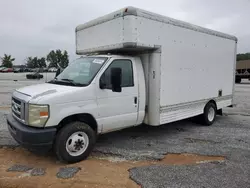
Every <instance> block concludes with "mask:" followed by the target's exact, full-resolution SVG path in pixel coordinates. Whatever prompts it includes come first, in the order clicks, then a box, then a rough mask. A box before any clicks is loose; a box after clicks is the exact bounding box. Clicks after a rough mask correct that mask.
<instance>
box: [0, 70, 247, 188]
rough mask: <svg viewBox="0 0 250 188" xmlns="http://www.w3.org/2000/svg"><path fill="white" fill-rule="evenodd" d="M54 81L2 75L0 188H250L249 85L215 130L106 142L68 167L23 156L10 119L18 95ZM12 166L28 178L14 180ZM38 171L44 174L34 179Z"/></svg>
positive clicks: (171, 130)
mask: <svg viewBox="0 0 250 188" xmlns="http://www.w3.org/2000/svg"><path fill="white" fill-rule="evenodd" d="M53 77H54V73H48V74H46V73H45V74H44V79H41V80H32V81H28V80H26V79H25V74H24V73H20V74H14V73H6V74H0V146H1V149H0V156H1V157H0V187H43V186H51V187H52V186H53V187H56V186H58V187H68V186H72V187H78V186H79V187H80V185H86V186H85V187H140V186H142V187H150V188H151V187H152V188H154V187H206V188H207V187H242V188H243V187H250V81H248V80H244V81H243V82H242V83H241V84H237V85H236V87H235V97H234V99H235V101H234V103H235V104H236V106H235V107H234V108H226V109H223V113H224V114H223V116H218V117H217V121H216V123H215V124H214V125H212V126H210V127H206V126H201V125H198V124H196V123H194V122H192V121H191V120H184V121H180V122H175V123H171V124H167V125H163V126H160V127H149V126H146V125H141V126H138V127H133V128H129V129H126V130H122V131H117V132H113V133H109V134H105V135H102V136H100V137H99V139H98V142H97V145H96V147H95V149H94V151H93V153H92V155H91V157H90V158H89V159H88V160H86V161H83V162H80V163H77V164H74V165H64V164H61V163H59V162H58V161H57V160H56V159H55V157H54V156H53V155H52V154H46V155H45V156H44V155H36V154H33V153H30V152H28V151H27V150H24V149H22V148H20V147H19V146H18V144H17V143H16V142H15V141H14V140H13V139H12V138H11V137H10V135H9V133H8V131H7V125H6V118H5V117H6V114H8V113H9V111H10V98H11V93H12V92H13V90H14V89H16V88H19V87H23V86H26V85H31V84H36V83H43V82H45V81H46V80H50V79H52V78H53ZM13 165H23V166H22V167H27V169H28V170H26V171H25V170H24V171H21V170H19V171H15V172H9V171H8V168H10V167H11V166H13ZM64 167H70V168H72V169H69V171H70V170H74V169H75V170H76V173H73V176H74V177H72V178H69V179H66V180H65V179H64V178H60V177H59V176H58V172H59V171H60V170H62V169H61V168H64ZM36 168H38V169H43V171H44V172H45V173H44V174H42V175H39V176H32V173H31V172H32V169H36ZM20 171H21V172H20ZM66 171H67V169H66ZM45 180H46V181H45ZM38 182H39V183H38Z"/></svg>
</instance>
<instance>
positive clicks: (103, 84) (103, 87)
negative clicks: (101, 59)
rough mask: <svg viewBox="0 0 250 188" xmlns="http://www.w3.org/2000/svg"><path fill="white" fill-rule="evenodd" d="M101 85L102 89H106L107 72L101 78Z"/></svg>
mask: <svg viewBox="0 0 250 188" xmlns="http://www.w3.org/2000/svg"><path fill="white" fill-rule="evenodd" d="M99 87H100V89H105V88H106V83H105V74H104V75H102V77H101V78H100V81H99Z"/></svg>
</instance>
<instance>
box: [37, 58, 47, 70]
mask: <svg viewBox="0 0 250 188" xmlns="http://www.w3.org/2000/svg"><path fill="white" fill-rule="evenodd" d="M37 61H38V67H39V68H45V67H46V60H45V58H44V57H42V58H40V59H38V60H37Z"/></svg>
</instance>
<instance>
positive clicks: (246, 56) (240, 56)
mask: <svg viewBox="0 0 250 188" xmlns="http://www.w3.org/2000/svg"><path fill="white" fill-rule="evenodd" d="M248 59H250V53H245V54H237V61H241V60H248Z"/></svg>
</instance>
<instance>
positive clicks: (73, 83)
mask: <svg viewBox="0 0 250 188" xmlns="http://www.w3.org/2000/svg"><path fill="white" fill-rule="evenodd" d="M61 80H63V81H66V82H69V83H71V84H72V85H74V86H85V84H81V83H77V82H75V81H74V80H71V79H67V78H63V79H61Z"/></svg>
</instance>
